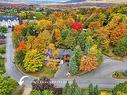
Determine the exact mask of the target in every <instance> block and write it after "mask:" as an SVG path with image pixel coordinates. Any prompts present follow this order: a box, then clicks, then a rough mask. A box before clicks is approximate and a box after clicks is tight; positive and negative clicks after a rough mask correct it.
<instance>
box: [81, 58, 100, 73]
mask: <svg viewBox="0 0 127 95" xmlns="http://www.w3.org/2000/svg"><path fill="white" fill-rule="evenodd" d="M96 66H97V59H96V57H93V56H83V57H82V58H81V61H80V70H82V71H86V72H90V71H92V70H94V69H96Z"/></svg>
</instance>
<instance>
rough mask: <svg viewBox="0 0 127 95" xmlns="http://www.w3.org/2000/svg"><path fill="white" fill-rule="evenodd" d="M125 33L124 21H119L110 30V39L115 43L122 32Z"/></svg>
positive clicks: (126, 28)
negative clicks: (111, 30)
mask: <svg viewBox="0 0 127 95" xmlns="http://www.w3.org/2000/svg"><path fill="white" fill-rule="evenodd" d="M125 33H127V27H126V23H123V22H121V23H120V24H119V25H118V26H117V27H116V28H115V29H114V30H113V32H111V35H110V41H111V42H112V44H115V43H116V42H117V41H118V40H119V39H121V38H122V37H123V36H124V34H125Z"/></svg>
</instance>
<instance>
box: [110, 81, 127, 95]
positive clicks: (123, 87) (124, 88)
mask: <svg viewBox="0 0 127 95" xmlns="http://www.w3.org/2000/svg"><path fill="white" fill-rule="evenodd" d="M126 92H127V82H124V83H119V84H118V85H116V86H115V87H114V88H113V89H112V95H117V94H118V93H122V94H123V95H124V94H126ZM122 94H120V95H122ZM118 95H119V94H118Z"/></svg>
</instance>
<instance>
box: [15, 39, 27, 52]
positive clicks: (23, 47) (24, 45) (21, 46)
mask: <svg viewBox="0 0 127 95" xmlns="http://www.w3.org/2000/svg"><path fill="white" fill-rule="evenodd" d="M25 48H26V44H25V42H24V41H21V42H19V46H18V48H16V52H19V51H20V50H23V49H25Z"/></svg>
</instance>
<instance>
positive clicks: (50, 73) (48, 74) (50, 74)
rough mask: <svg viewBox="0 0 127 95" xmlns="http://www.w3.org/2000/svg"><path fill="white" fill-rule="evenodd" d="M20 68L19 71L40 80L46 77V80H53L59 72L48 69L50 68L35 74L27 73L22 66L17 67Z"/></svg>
mask: <svg viewBox="0 0 127 95" xmlns="http://www.w3.org/2000/svg"><path fill="white" fill-rule="evenodd" d="M17 66H18V67H19V69H20V70H21V71H22V72H24V73H26V74H28V75H31V76H33V77H38V78H41V77H46V78H53V77H54V74H55V73H56V72H57V70H52V69H51V68H48V67H43V68H42V69H41V70H40V71H38V72H34V73H28V72H26V71H25V70H24V69H23V67H22V66H21V65H17Z"/></svg>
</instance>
